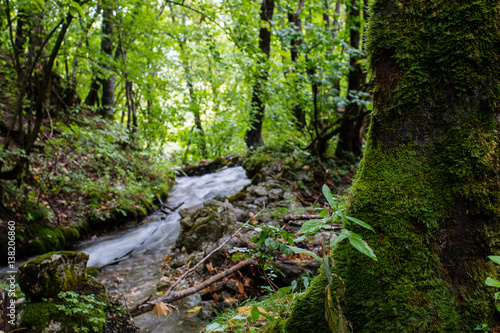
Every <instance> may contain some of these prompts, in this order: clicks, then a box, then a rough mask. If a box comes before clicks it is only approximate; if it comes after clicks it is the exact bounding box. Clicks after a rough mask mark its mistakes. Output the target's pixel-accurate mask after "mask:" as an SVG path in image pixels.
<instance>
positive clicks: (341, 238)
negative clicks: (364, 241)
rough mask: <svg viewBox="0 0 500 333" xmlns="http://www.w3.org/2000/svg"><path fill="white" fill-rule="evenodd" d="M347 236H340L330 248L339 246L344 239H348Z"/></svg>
mask: <svg viewBox="0 0 500 333" xmlns="http://www.w3.org/2000/svg"><path fill="white" fill-rule="evenodd" d="M346 238H347V236H346V235H344V234H340V235H338V236H337V237H335V239H334V240H333V241H332V242H331V243H330V248H331V249H333V248H334V247H335V245H337V244H338V243H340V242H341V241H343V240H344V239H346Z"/></svg>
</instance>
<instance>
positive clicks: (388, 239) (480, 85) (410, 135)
mask: <svg viewBox="0 0 500 333" xmlns="http://www.w3.org/2000/svg"><path fill="white" fill-rule="evenodd" d="M499 7H500V1H499V0H477V1H471V0H461V1H458V0H421V1H407V0H404V1H402V0H399V1H397V0H375V1H374V2H373V4H372V8H371V18H370V24H369V36H368V50H367V51H368V55H369V59H370V68H371V75H372V78H373V80H374V112H373V116H372V120H371V121H372V122H371V128H370V132H369V139H368V145H367V148H366V152H365V156H364V158H363V160H362V163H361V166H360V170H359V172H358V175H357V179H356V181H355V183H354V185H353V187H352V190H351V192H352V196H351V198H350V214H351V215H352V216H355V217H357V218H359V219H361V220H364V221H366V222H368V223H370V224H371V225H372V226H373V227H374V228H375V230H376V233H371V232H370V231H362V230H356V231H359V232H360V233H361V234H362V235H363V236H364V238H365V239H366V240H367V242H368V243H369V244H370V245H371V246H372V247H373V249H374V251H375V253H376V255H377V256H378V261H377V262H375V261H373V260H371V259H369V258H367V257H364V256H363V255H362V254H360V253H359V252H357V251H356V250H354V249H352V248H351V247H350V246H348V244H345V243H344V244H342V243H341V244H340V246H339V247H338V248H336V249H335V251H334V258H335V261H336V264H337V267H338V270H339V273H340V275H341V276H342V277H343V278H344V280H345V282H346V286H347V304H346V305H345V306H344V313H345V315H346V317H347V319H348V320H350V321H351V322H352V324H353V327H354V331H355V332H472V331H473V330H474V327H475V326H476V325H477V324H481V323H483V322H489V321H490V320H491V319H492V316H491V314H492V312H493V302H492V297H493V293H494V292H495V290H494V288H490V287H486V286H485V284H484V281H485V278H486V277H487V276H494V275H495V273H496V271H495V267H494V264H492V263H491V262H489V260H488V259H487V256H488V255H491V254H500V248H499V240H500V235H499V229H500V228H499V224H500V223H499V216H500V162H499V161H500V147H499V143H500V138H499V135H500V134H499V133H500V132H499V130H500V124H499V122H500V112H499V105H500V104H499V102H500V90H499V86H500V59H499V53H500V33H499V27H498V25H499V19H498V18H499V17H500V16H499V15H500V8H499ZM323 280H324V277H323V278H321V277H320V278H319V279H317V281H316V282H315V284H314V288H312V290H311V291H310V292H309V293H310V294H308V295H306V296H305V297H304V298H302V299H301V300H300V301H299V302H297V303H296V305H295V308H294V312H293V314H292V317H291V318H290V319H289V320H288V322H287V323H285V328H286V330H287V332H328V331H329V330H328V327H327V325H326V323H325V320H324V309H323V303H324V300H323V299H321V297H314V295H319V296H321V290H324V286H325V282H324V281H323ZM494 318H495V317H493V320H495V319H494ZM489 324H490V325H493V324H494V323H491V322H489Z"/></svg>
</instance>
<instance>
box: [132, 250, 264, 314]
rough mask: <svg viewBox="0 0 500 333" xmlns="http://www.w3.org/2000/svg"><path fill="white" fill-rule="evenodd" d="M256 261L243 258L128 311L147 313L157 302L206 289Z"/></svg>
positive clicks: (179, 297) (171, 299)
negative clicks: (179, 289)
mask: <svg viewBox="0 0 500 333" xmlns="http://www.w3.org/2000/svg"><path fill="white" fill-rule="evenodd" d="M254 263H256V261H255V260H253V259H246V260H243V261H242V262H240V263H238V264H236V265H234V266H233V267H231V268H229V269H227V270H225V271H223V272H220V273H219V274H216V275H214V276H212V277H210V278H209V279H207V280H205V281H204V282H202V283H200V284H198V285H196V286H194V287H191V288H188V289H184V290H181V291H172V292H170V293H167V294H166V295H165V296H164V297H162V298H160V299H158V300H157V301H155V302H148V301H145V302H143V303H141V304H138V305H136V306H133V307H132V308H129V309H128V311H129V312H130V314H131V315H132V317H136V316H139V315H141V314H143V313H146V312H149V311H151V310H153V308H154V306H155V304H156V303H160V302H161V303H172V302H173V301H176V300H178V299H181V298H184V297H186V296H189V295H191V294H194V293H196V292H198V291H200V290H202V289H205V288H207V287H208V286H210V285H211V284H212V283H214V282H216V281H218V280H220V279H223V278H225V277H227V276H229V275H231V274H233V273H234V272H236V271H239V270H240V269H242V268H243V267H246V266H249V265H251V264H254Z"/></svg>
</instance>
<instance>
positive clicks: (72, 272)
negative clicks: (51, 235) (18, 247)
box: [19, 251, 89, 301]
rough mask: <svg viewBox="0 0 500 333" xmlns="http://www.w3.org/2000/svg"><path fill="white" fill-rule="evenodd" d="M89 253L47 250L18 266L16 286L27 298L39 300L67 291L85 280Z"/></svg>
mask: <svg viewBox="0 0 500 333" xmlns="http://www.w3.org/2000/svg"><path fill="white" fill-rule="evenodd" d="M88 260H89V256H88V254H85V253H82V252H73V251H60V252H50V253H46V254H44V255H41V256H39V257H37V258H35V259H33V260H30V261H28V262H26V263H24V264H22V265H21V266H19V285H20V286H21V290H22V291H23V292H24V293H25V294H26V297H27V298H28V299H32V300H37V301H38V300H41V299H42V298H50V297H54V296H57V294H58V293H59V292H61V291H69V290H73V289H75V288H76V287H77V286H79V285H80V284H82V283H83V282H85V281H86V280H87V275H86V274H85V269H86V267H87V261H88Z"/></svg>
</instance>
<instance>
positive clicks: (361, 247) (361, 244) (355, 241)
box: [349, 237, 500, 284]
mask: <svg viewBox="0 0 500 333" xmlns="http://www.w3.org/2000/svg"><path fill="white" fill-rule="evenodd" d="M349 242H350V243H351V245H352V246H354V248H355V249H356V250H358V251H359V252H361V253H363V254H364V255H365V256H368V257H370V258H372V259H373V260H377V257H376V256H375V253H373V250H372V249H371V247H370V246H368V244H367V243H366V242H365V241H364V240H362V239H360V238H357V237H349ZM499 284H500V282H499Z"/></svg>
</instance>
